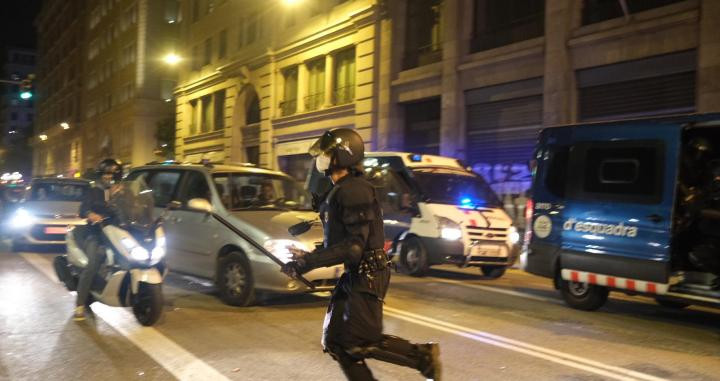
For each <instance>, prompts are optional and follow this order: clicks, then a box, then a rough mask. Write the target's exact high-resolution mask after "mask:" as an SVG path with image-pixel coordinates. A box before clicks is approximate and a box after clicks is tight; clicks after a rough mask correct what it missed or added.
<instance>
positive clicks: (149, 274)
mask: <svg viewBox="0 0 720 381" xmlns="http://www.w3.org/2000/svg"><path fill="white" fill-rule="evenodd" d="M121 187H122V188H121V189H120V191H118V194H119V196H118V197H113V198H111V201H110V205H111V209H113V211H114V216H113V217H111V218H106V219H104V220H103V221H101V222H99V224H100V231H101V232H102V233H101V248H102V249H103V250H104V251H105V255H106V258H105V262H104V263H103V265H102V266H101V268H100V270H99V271H98V274H97V275H96V277H95V279H94V280H93V282H92V285H91V287H90V296H89V298H91V299H92V300H89V301H88V302H90V303H91V302H92V301H93V300H94V301H97V302H100V303H103V304H106V305H109V306H115V307H131V308H132V311H133V314H134V315H135V318H136V319H137V321H138V322H139V323H140V324H142V325H144V326H151V325H153V324H155V323H156V322H157V321H158V319H159V318H160V316H161V315H162V311H163V294H162V283H163V279H164V278H165V275H167V271H168V269H167V266H166V264H165V252H166V248H167V242H166V239H165V230H164V229H163V226H162V224H163V217H164V215H165V213H164V214H163V216H160V217H159V218H158V219H156V220H154V221H153V220H152V211H153V209H154V208H153V206H154V205H153V204H154V202H153V198H152V191H151V190H150V189H148V188H147V186H146V185H145V184H144V182H143V181H142V180H133V181H128V182H123V183H121ZM87 263H88V258H87V255H86V254H85V252H84V251H83V250H82V249H81V248H80V247H79V246H78V243H77V242H76V240H75V234H73V231H69V232H68V233H67V255H61V256H58V257H56V258H55V261H54V267H55V272H56V273H57V276H58V279H60V281H61V282H63V283H64V284H65V287H66V288H67V289H68V290H69V291H77V286H78V281H79V278H80V274H81V272H82V270H83V269H84V268H85V267H86V266H87ZM88 304H89V303H88Z"/></svg>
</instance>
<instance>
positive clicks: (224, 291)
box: [217, 251, 255, 307]
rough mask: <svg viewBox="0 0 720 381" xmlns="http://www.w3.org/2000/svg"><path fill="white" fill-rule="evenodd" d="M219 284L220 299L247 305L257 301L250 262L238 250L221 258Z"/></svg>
mask: <svg viewBox="0 0 720 381" xmlns="http://www.w3.org/2000/svg"><path fill="white" fill-rule="evenodd" d="M217 286H218V288H219V290H220V299H222V301H223V302H225V303H227V304H229V305H231V306H239V307H247V306H249V305H252V304H253V302H254V301H255V284H254V282H253V277H252V271H251V270H250V263H249V262H248V260H247V258H246V257H245V255H243V254H242V253H240V252H238V251H234V252H231V253H229V254H227V255H225V256H224V257H222V258H220V261H219V262H218V274H217Z"/></svg>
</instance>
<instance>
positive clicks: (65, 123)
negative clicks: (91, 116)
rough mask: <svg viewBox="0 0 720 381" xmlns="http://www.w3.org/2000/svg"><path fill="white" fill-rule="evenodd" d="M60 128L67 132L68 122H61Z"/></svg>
mask: <svg viewBox="0 0 720 381" xmlns="http://www.w3.org/2000/svg"><path fill="white" fill-rule="evenodd" d="M60 127H62V129H63V130H69V129H70V124H69V123H68V122H62V123H60Z"/></svg>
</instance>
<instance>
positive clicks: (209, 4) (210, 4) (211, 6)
mask: <svg viewBox="0 0 720 381" xmlns="http://www.w3.org/2000/svg"><path fill="white" fill-rule="evenodd" d="M213 10H215V1H214V0H205V14H206V15H207V14H210V13H212V11H213Z"/></svg>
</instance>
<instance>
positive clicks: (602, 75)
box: [176, 0, 720, 220]
mask: <svg viewBox="0 0 720 381" xmlns="http://www.w3.org/2000/svg"><path fill="white" fill-rule="evenodd" d="M284 3H285V2H265V1H251V0H247V1H228V0H226V1H218V0H214V1H213V0H183V1H182V13H183V14H184V15H185V19H184V23H183V26H182V37H181V39H182V44H183V46H184V47H185V50H184V53H183V54H184V56H185V57H187V58H188V59H187V61H186V62H185V64H184V65H183V67H182V69H181V71H180V79H179V84H178V88H177V89H176V95H177V106H176V107H177V109H176V115H177V119H176V122H177V137H178V138H177V141H176V146H177V151H176V153H177V156H178V158H179V159H181V160H188V161H198V160H201V159H202V158H205V159H209V160H211V161H224V162H240V161H251V162H256V163H259V164H260V165H262V166H266V167H272V168H279V169H282V170H284V171H286V172H288V173H290V174H292V175H293V176H295V177H297V178H298V179H301V180H302V179H303V177H304V173H306V172H305V171H306V168H308V167H309V166H310V163H309V158H308V157H307V155H303V153H304V152H306V149H307V147H308V145H309V143H310V142H311V141H312V140H313V138H314V137H316V136H318V135H319V134H320V133H321V132H322V131H323V130H325V129H327V128H333V127H353V128H356V129H358V131H359V132H360V133H361V134H362V135H363V137H364V138H365V139H366V140H367V142H368V147H367V148H368V149H372V150H403V151H413V152H422V153H438V154H442V155H448V156H454V157H457V158H461V159H463V160H465V161H466V162H467V163H468V164H469V165H471V166H473V167H474V168H475V170H476V171H478V172H480V173H482V174H483V175H484V176H485V177H486V179H487V180H488V181H489V182H490V183H491V185H492V186H493V188H494V189H495V190H496V191H497V192H498V193H499V194H501V195H502V196H503V198H504V199H505V200H506V208H507V209H508V211H510V212H511V213H513V214H514V215H516V216H518V217H519V216H520V215H521V214H522V208H523V206H522V205H524V203H523V198H522V195H523V194H524V193H525V191H526V190H527V188H528V187H529V180H530V174H529V172H528V170H527V165H526V163H527V161H528V160H529V159H530V156H531V154H532V146H533V144H534V140H535V136H536V134H537V132H538V130H539V129H540V128H542V127H543V126H551V125H557V124H566V123H582V122H589V121H598V120H611V119H623V118H630V117H641V116H652V115H664V114H673V113H688V112H713V111H720V96H718V95H720V94H719V92H720V33H717V23H716V21H715V20H718V19H720V4H718V2H717V1H714V0H646V1H627V2H624V1H616V0H582V1H581V0H545V1H540V0H395V1H375V0H345V1H337V0H316V1H312V0H298V1H296V2H295V3H296V4H295V5H294V6H291V5H284ZM349 88H352V90H349ZM518 198H519V199H518ZM518 220H520V218H518Z"/></svg>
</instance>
